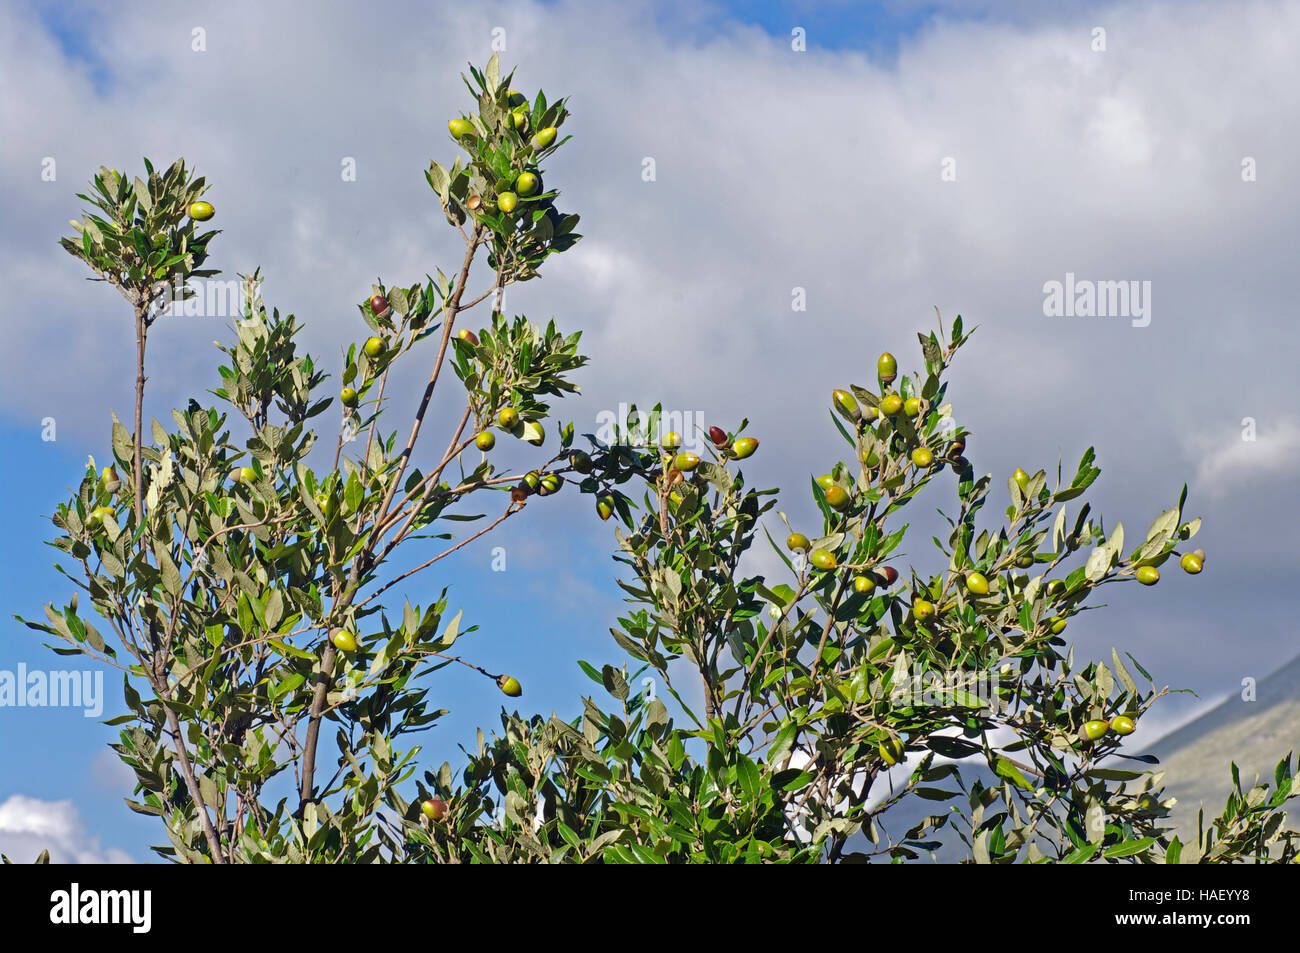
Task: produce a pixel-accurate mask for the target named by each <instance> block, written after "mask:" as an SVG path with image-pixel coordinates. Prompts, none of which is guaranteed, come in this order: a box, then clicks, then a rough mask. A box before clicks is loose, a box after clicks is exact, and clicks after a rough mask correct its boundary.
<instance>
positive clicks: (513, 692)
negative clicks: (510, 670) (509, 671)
mask: <svg viewBox="0 0 1300 953" xmlns="http://www.w3.org/2000/svg"><path fill="white" fill-rule="evenodd" d="M497 687H499V688H500V689H501V691H503V692H505V693H506V694H507V695H509V696H510V697H511V698H518V697H519V696H520V695H522V694H523V693H524V690H523V688H522V687H521V686H520V684H519V680H518V679H517V678H514V677H513V676H510V675H501V676H499V677H498V678H497Z"/></svg>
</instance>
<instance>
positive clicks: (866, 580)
mask: <svg viewBox="0 0 1300 953" xmlns="http://www.w3.org/2000/svg"><path fill="white" fill-rule="evenodd" d="M853 591H854V592H857V593H861V594H862V595H864V596H869V595H871V594H872V593H873V592H875V591H876V581H875V580H874V579H872V578H871V577H870V576H854V577H853Z"/></svg>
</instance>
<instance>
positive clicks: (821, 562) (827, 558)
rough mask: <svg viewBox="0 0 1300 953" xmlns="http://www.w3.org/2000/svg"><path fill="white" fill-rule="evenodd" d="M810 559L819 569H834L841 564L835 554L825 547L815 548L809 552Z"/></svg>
mask: <svg viewBox="0 0 1300 953" xmlns="http://www.w3.org/2000/svg"><path fill="white" fill-rule="evenodd" d="M808 561H809V562H810V563H812V564H813V565H814V566H816V567H817V568H818V569H834V568H835V567H836V566H838V565H839V563H838V562H837V561H836V559H835V556H834V555H833V554H831V553H828V552H827V551H826V550H824V549H814V550H813V551H812V552H811V553H809V554H808Z"/></svg>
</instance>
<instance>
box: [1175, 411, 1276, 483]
mask: <svg viewBox="0 0 1300 953" xmlns="http://www.w3.org/2000/svg"><path fill="white" fill-rule="evenodd" d="M1243 433H1245V430H1244V429H1243V430H1238V431H1234V432H1230V433H1226V434H1216V435H1213V436H1207V435H1204V434H1198V435H1196V436H1195V438H1193V439H1192V440H1191V441H1190V444H1191V446H1190V447H1189V456H1191V457H1192V458H1193V459H1199V461H1200V462H1199V464H1198V465H1197V468H1196V485H1197V487H1198V488H1201V487H1204V488H1205V490H1206V491H1208V492H1210V493H1212V494H1214V495H1216V496H1223V495H1224V494H1226V493H1228V492H1230V491H1231V490H1234V489H1238V488H1240V487H1242V486H1252V485H1257V484H1260V483H1262V482H1264V481H1267V480H1268V479H1270V478H1272V477H1276V476H1278V475H1288V476H1290V477H1291V478H1292V479H1291V481H1290V482H1291V483H1292V484H1293V482H1294V476H1295V474H1296V473H1297V471H1300V425H1297V423H1296V421H1295V420H1293V419H1291V418H1289V417H1284V418H1281V419H1276V420H1274V421H1272V422H1268V421H1266V422H1264V423H1262V424H1260V422H1258V421H1257V422H1256V426H1255V428H1254V439H1253V440H1246V439H1244V438H1243Z"/></svg>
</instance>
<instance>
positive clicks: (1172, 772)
mask: <svg viewBox="0 0 1300 953" xmlns="http://www.w3.org/2000/svg"><path fill="white" fill-rule="evenodd" d="M1243 690H1244V689H1243ZM1297 749H1300V656H1297V657H1296V658H1294V659H1292V660H1291V661H1290V662H1288V663H1287V664H1286V665H1283V666H1282V667H1281V668H1279V669H1278V670H1277V671H1275V672H1274V673H1273V674H1271V675H1269V676H1268V677H1266V678H1265V679H1263V680H1262V681H1260V682H1259V683H1257V685H1256V686H1255V695H1254V698H1253V700H1251V701H1246V700H1244V699H1243V698H1242V695H1241V693H1238V694H1234V695H1230V696H1228V698H1227V699H1226V700H1225V701H1223V702H1222V703H1221V704H1219V705H1217V706H1216V707H1214V708H1212V709H1211V710H1210V711H1208V712H1206V713H1205V714H1203V715H1201V716H1200V717H1198V718H1194V719H1193V720H1192V721H1190V722H1188V723H1187V724H1185V725H1183V726H1182V727H1181V728H1178V729H1176V730H1174V731H1171V732H1170V733H1169V734H1167V735H1165V736H1163V737H1162V738H1160V739H1159V740H1158V741H1156V742H1155V743H1153V744H1148V745H1143V746H1142V748H1141V750H1142V752H1144V753H1150V754H1153V755H1155V756H1156V757H1157V758H1159V759H1160V764H1159V765H1158V766H1152V767H1153V769H1154V770H1157V771H1164V772H1165V778H1164V783H1165V787H1166V796H1173V797H1175V798H1177V799H1178V803H1177V804H1176V805H1175V806H1174V809H1173V813H1172V821H1173V826H1174V827H1175V829H1176V830H1177V832H1178V837H1179V839H1180V840H1181V841H1182V842H1183V843H1189V842H1190V843H1195V842H1196V815H1197V812H1198V810H1199V809H1200V807H1201V805H1202V803H1204V805H1205V815H1206V820H1207V821H1210V820H1213V819H1214V818H1215V817H1217V816H1218V814H1219V813H1220V812H1221V811H1222V810H1223V805H1224V801H1226V800H1227V797H1228V791H1229V790H1231V787H1232V775H1231V773H1230V769H1229V764H1230V763H1231V762H1234V761H1235V762H1236V764H1237V767H1238V770H1239V772H1240V777H1241V785H1242V789H1243V790H1246V791H1249V790H1250V788H1251V786H1252V785H1253V784H1254V783H1255V781H1256V779H1260V780H1266V781H1268V782H1269V783H1270V784H1271V783H1272V779H1273V769H1274V767H1275V766H1276V765H1277V762H1278V761H1279V760H1280V759H1281V758H1282V757H1283V756H1284V755H1286V754H1288V753H1290V752H1293V751H1295V750H1297ZM1124 766H1126V767H1132V768H1141V767H1142V766H1141V765H1137V764H1134V763H1133V762H1127V763H1125V765H1124ZM962 778H963V780H965V782H966V784H967V787H968V789H969V787H970V785H971V784H972V783H973V782H974V781H976V780H979V781H980V782H982V783H983V784H985V785H986V786H987V785H991V784H995V783H998V782H997V781H996V779H995V778H994V777H993V775H992V773H991V772H990V771H989V770H988V769H987V768H986V767H985V766H983V765H982V764H976V763H973V762H968V763H965V764H963V765H962ZM938 786H942V787H945V788H951V787H952V786H953V785H952V782H951V779H949V780H947V781H944V782H942V783H941V785H938ZM965 803H966V802H965V799H964V798H954V799H953V800H950V801H945V802H937V801H923V800H920V799H919V798H914V797H913V798H907V799H904V800H903V801H902V802H901V803H899V804H898V805H896V806H895V807H892V808H890V809H889V810H888V811H886V812H885V813H884V815H882V816H881V818H880V819H879V820H878V822H877V823H878V824H880V825H882V826H884V827H885V828H886V829H887V830H888V831H889V832H890V833H892V834H894V835H895V836H899V835H901V834H902V833H903V832H904V831H906V830H907V829H908V828H909V827H910V826H911V825H913V824H916V823H919V822H920V821H921V819H922V818H924V817H925V816H926V815H927V814H942V813H947V812H948V810H949V809H950V808H949V806H950V805H953V804H959V805H961V806H962V807H963V808H964V807H965ZM1289 813H1292V814H1294V815H1296V816H1300V811H1294V812H1289ZM1287 826H1288V827H1292V828H1294V827H1295V826H1296V821H1295V820H1294V819H1291V820H1289V821H1288V824H1287ZM934 839H935V840H939V841H942V842H943V844H944V846H943V847H941V848H939V849H938V850H936V851H935V854H934V859H935V860H936V861H938V862H939V863H954V862H956V861H959V860H962V859H964V858H965V857H966V856H968V854H967V849H966V847H965V845H964V844H962V843H961V841H960V840H959V839H958V838H957V837H956V835H955V834H954V833H953V831H952V829H951V827H949V828H947V829H945V830H944V831H942V832H940V834H939V835H937V836H935V837H934ZM853 849H856V850H869V849H870V847H869V846H867V842H866V840H865V839H862V840H860V841H859V840H858V839H857V838H854V844H853Z"/></svg>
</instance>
